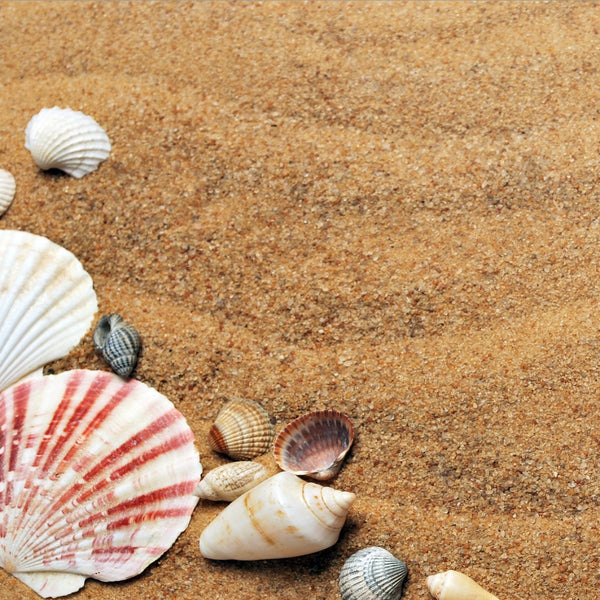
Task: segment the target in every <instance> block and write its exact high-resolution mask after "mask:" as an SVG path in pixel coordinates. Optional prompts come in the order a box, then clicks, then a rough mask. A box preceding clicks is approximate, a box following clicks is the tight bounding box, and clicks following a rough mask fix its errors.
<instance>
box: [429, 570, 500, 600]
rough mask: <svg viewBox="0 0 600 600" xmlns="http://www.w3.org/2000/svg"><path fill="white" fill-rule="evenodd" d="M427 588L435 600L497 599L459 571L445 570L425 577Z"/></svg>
mask: <svg viewBox="0 0 600 600" xmlns="http://www.w3.org/2000/svg"><path fill="white" fill-rule="evenodd" d="M427 589H428V590H429V592H430V593H431V595H432V596H433V597H434V598H435V599H436V600H498V598H497V597H496V596H494V595H493V594H490V593H489V592H488V591H486V590H484V589H483V588H482V587H481V586H480V585H479V584H478V583H476V582H475V581H473V580H472V579H471V578H470V577H468V576H467V575H465V574H464V573H460V572H459V571H445V572H444V573H438V574H437V575H430V576H429V577H428V578H427Z"/></svg>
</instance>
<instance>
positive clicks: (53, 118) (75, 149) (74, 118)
mask: <svg viewBox="0 0 600 600" xmlns="http://www.w3.org/2000/svg"><path fill="white" fill-rule="evenodd" d="M25 148H27V150H29V151H30V152H31V155H32V156H33V160H34V161H35V164H36V165H37V166H38V167H39V168H40V169H44V170H46V169H60V170H61V171H64V172H65V173H68V174H69V175H72V176H73V177H76V178H78V179H79V178H80V177H83V176H84V175H87V174H88V173H91V172H92V171H95V170H96V169H97V168H98V165H99V164H100V163H101V162H102V161H103V160H105V159H106V158H107V157H108V155H109V154H110V150H111V146H110V140H109V139H108V136H107V135H106V132H105V131H104V129H102V127H100V125H98V123H96V121H94V119H92V117H90V116H88V115H85V114H83V113H82V112H79V111H75V110H71V109H70V108H59V107H58V106H55V107H54V108H42V110H41V111H40V112H39V113H38V114H37V115H34V116H33V117H32V118H31V120H30V121H29V123H28V124H27V127H26V129H25Z"/></svg>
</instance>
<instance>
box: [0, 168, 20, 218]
mask: <svg viewBox="0 0 600 600" xmlns="http://www.w3.org/2000/svg"><path fill="white" fill-rule="evenodd" d="M16 189H17V185H16V183H15V178H14V177H13V176H12V173H9V172H8V171H5V170H4V169H0V215H3V214H4V213H5V212H6V211H7V210H8V207H9V206H10V205H11V203H12V201H13V198H14V197H15V191H16Z"/></svg>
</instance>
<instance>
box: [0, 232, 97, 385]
mask: <svg viewBox="0 0 600 600" xmlns="http://www.w3.org/2000/svg"><path fill="white" fill-rule="evenodd" d="M97 307H98V305H97V302H96V294H95V293H94V289H93V286H92V279H91V277H90V276H89V275H88V274H87V273H86V271H85V270H84V268H83V266H82V265H81V263H80V262H79V261H78V260H77V258H75V256H74V255H73V254H71V252H69V251H68V250H65V249H64V248H62V247H61V246H58V245H56V244H54V243H53V242H51V241H50V240H48V239H46V238H44V237H40V236H37V235H33V234H31V233H26V232H24V231H11V230H5V231H0V390H2V389H4V388H5V387H7V386H8V385H10V384H12V383H15V382H16V381H18V380H19V379H21V378H22V377H24V376H26V375H28V374H29V373H31V372H32V371H35V370H37V369H39V368H40V367H43V366H44V365H45V364H46V363H48V362H50V361H52V360H56V359H58V358H61V357H63V356H65V355H66V354H67V353H68V352H69V351H70V350H71V349H72V348H74V347H75V346H76V345H77V344H78V343H79V341H80V340H81V338H82V337H83V336H84V335H85V333H86V332H87V331H88V329H89V328H90V325H91V324H92V319H93V318H94V314H95V313H96V310H97Z"/></svg>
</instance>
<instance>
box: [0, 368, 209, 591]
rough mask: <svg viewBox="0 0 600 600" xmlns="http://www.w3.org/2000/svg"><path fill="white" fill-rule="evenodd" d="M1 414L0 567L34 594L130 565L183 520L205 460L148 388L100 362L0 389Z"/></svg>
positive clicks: (143, 559)
mask: <svg viewBox="0 0 600 600" xmlns="http://www.w3.org/2000/svg"><path fill="white" fill-rule="evenodd" d="M0 423H1V424H2V427H1V428H0V566H1V567H2V568H3V569H5V570H6V571H7V572H9V573H11V574H12V575H14V576H15V577H16V578H18V579H20V580H21V581H22V582H23V583H25V584H26V585H28V586H29V587H30V588H32V589H33V590H35V592H37V593H38V594H39V595H40V596H43V597H44V598H48V597H52V598H54V597H57V596H64V595H67V594H71V593H73V592H75V591H77V590H78V589H79V588H81V587H82V586H83V585H84V583H85V580H86V578H87V577H93V578H94V579H98V580H100V581H120V580H123V579H128V578H130V577H133V576H135V575H138V574H139V573H141V572H142V571H143V570H144V569H145V568H146V567H147V566H148V565H149V564H150V563H152V562H153V561H155V560H156V559H157V558H159V556H161V554H163V553H164V552H166V550H167V549H168V548H170V546H171V545H172V544H173V543H174V542H175V540H176V539H177V537H178V536H179V534H181V533H182V532H183V531H184V530H185V529H186V527H187V525H188V523H189V521H190V518H191V516H192V512H193V509H194V507H195V506H196V504H197V502H198V498H197V497H196V496H194V495H193V493H192V492H193V491H194V489H195V487H196V486H197V485H198V482H199V481H200V475H201V474H202V465H201V464H200V460H199V457H198V452H197V451H196V449H195V447H194V434H193V432H192V430H191V429H190V427H189V426H188V424H187V423H186V420H185V418H184V416H183V415H182V414H181V413H180V412H179V411H178V410H177V409H176V408H175V407H174V406H173V404H172V403H171V402H170V401H169V400H168V399H167V398H166V397H165V396H163V395H162V394H160V393H159V392H158V391H156V390H154V389H153V388H151V387H149V386H147V385H145V384H143V383H141V382H139V381H136V380H134V379H130V380H128V381H125V380H123V379H121V378H120V377H117V376H116V375H114V374H113V373H108V372H106V371H87V370H75V371H66V372H64V373H60V374H59V375H48V376H38V377H33V378H30V379H28V380H27V381H24V382H22V383H17V384H16V385H13V386H11V387H9V388H7V389H5V390H4V391H3V392H2V393H0ZM7 593H8V594H9V595H10V593H9V592H7ZM11 597H15V598H16V597H21V594H20V593H18V591H17V590H15V592H14V595H13V596H11Z"/></svg>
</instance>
